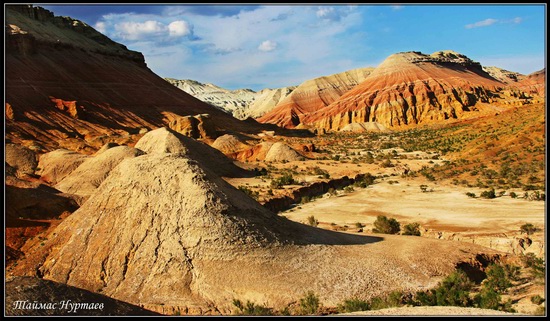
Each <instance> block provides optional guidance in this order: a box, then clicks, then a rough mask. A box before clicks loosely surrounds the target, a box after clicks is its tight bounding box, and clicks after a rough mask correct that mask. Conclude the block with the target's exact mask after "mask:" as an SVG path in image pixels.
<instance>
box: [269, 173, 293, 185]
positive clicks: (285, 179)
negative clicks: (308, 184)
mask: <svg viewBox="0 0 550 321" xmlns="http://www.w3.org/2000/svg"><path fill="white" fill-rule="evenodd" d="M295 183H296V181H295V180H294V177H293V176H292V174H291V173H284V174H283V176H281V177H279V178H276V179H273V180H272V181H271V184H270V187H271V188H281V187H283V186H284V185H292V184H295Z"/></svg>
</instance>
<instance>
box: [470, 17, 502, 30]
mask: <svg viewBox="0 0 550 321" xmlns="http://www.w3.org/2000/svg"><path fill="white" fill-rule="evenodd" d="M497 21H498V20H497V19H491V18H489V19H485V20H482V21H478V22H475V23H470V24H467V25H466V26H465V27H466V29H472V28H479V27H487V26H490V25H492V24H495V23H496V22H497Z"/></svg>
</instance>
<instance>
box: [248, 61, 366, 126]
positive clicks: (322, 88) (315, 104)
mask: <svg viewBox="0 0 550 321" xmlns="http://www.w3.org/2000/svg"><path fill="white" fill-rule="evenodd" d="M373 70H374V68H359V69H353V70H348V71H345V72H342V73H338V74H334V75H330V76H324V77H319V78H315V79H311V80H307V81H305V82H303V83H302V84H300V85H299V86H298V87H297V88H296V89H295V90H294V91H293V92H292V93H291V94H290V95H288V97H286V98H285V99H284V100H282V101H281V102H280V103H279V104H278V105H277V106H276V107H275V108H274V109H273V110H272V111H270V112H269V113H267V114H265V115H264V116H262V117H260V118H258V121H260V122H263V123H271V124H276V125H279V126H282V127H293V126H296V125H298V124H299V123H300V122H301V121H300V119H301V118H302V117H304V115H306V114H308V113H310V112H313V111H316V110H318V109H320V108H322V107H325V106H328V105H329V104H330V103H332V102H334V101H335V100H337V99H338V98H339V97H340V96H341V95H342V94H344V93H345V92H347V91H348V90H350V89H352V88H353V87H355V86H356V85H358V84H359V83H361V82H362V81H363V80H364V79H365V78H366V77H367V76H368V75H369V74H370V73H371V72H372V71H373Z"/></svg>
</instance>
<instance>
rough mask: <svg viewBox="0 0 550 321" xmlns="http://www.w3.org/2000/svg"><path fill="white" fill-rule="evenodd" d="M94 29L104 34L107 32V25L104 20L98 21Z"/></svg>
mask: <svg viewBox="0 0 550 321" xmlns="http://www.w3.org/2000/svg"><path fill="white" fill-rule="evenodd" d="M94 27H95V30H97V31H99V32H101V33H103V34H105V33H106V32H107V25H106V24H105V22H101V21H100V22H98V23H96V24H95V26H94Z"/></svg>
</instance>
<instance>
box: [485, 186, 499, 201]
mask: <svg viewBox="0 0 550 321" xmlns="http://www.w3.org/2000/svg"><path fill="white" fill-rule="evenodd" d="M481 197H483V198H488V199H491V198H496V197H497V195H496V194H495V189H494V188H491V189H490V190H488V191H483V192H481Z"/></svg>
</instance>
